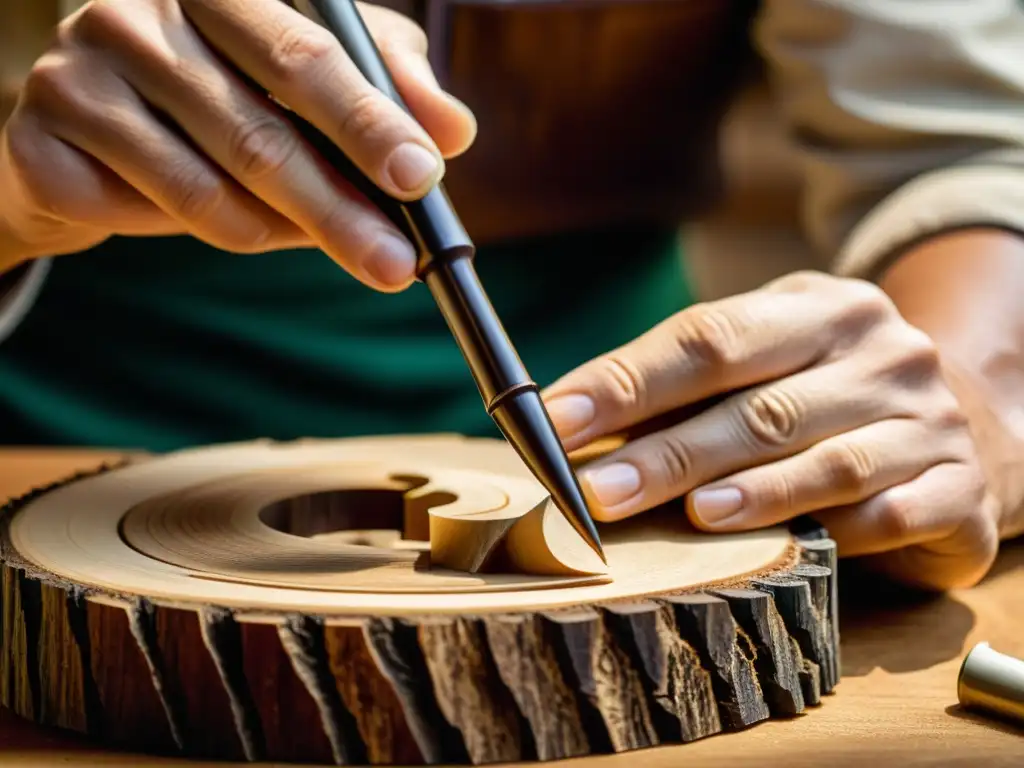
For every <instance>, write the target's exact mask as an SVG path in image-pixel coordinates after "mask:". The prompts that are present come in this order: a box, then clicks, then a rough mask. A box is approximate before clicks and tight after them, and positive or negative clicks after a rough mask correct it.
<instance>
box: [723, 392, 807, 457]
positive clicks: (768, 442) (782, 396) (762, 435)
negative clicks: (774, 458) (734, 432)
mask: <svg viewBox="0 0 1024 768" xmlns="http://www.w3.org/2000/svg"><path fill="white" fill-rule="evenodd" d="M738 410H739V416H740V421H741V425H742V427H743V432H744V434H746V435H747V436H748V437H749V438H750V439H751V440H752V442H753V443H754V445H755V447H758V448H760V447H764V446H768V447H772V448H775V447H778V446H783V445H788V444H789V443H791V442H792V441H793V439H794V438H795V437H796V433H797V430H798V429H799V427H800V421H801V412H800V406H799V405H798V404H797V401H796V400H795V399H794V398H793V397H792V396H791V395H789V394H788V393H786V392H783V391H781V390H778V389H762V390H760V391H758V392H754V393H753V394H751V395H749V396H747V397H746V398H744V399H743V400H741V401H740V407H739V409H738Z"/></svg>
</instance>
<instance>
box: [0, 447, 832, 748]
mask: <svg viewBox="0 0 1024 768" xmlns="http://www.w3.org/2000/svg"><path fill="white" fill-rule="evenodd" d="M128 463H130V462H129V461H127V460H126V461H125V462H121V463H118V464H111V465H104V466H103V467H101V468H100V469H98V470H96V471H93V472H87V473H79V474H77V475H75V476H74V477H73V478H69V479H67V480H64V481H61V482H58V483H54V484H51V485H49V486H46V487H43V488H39V489H36V490H34V491H32V492H30V493H29V494H27V495H25V496H22V497H20V498H19V499H16V500H13V501H11V502H9V503H8V504H7V505H5V507H4V508H3V509H2V510H0V556H2V557H3V559H4V561H5V562H4V567H3V574H4V580H3V585H4V589H3V590H2V592H3V594H2V595H0V610H2V613H3V616H4V621H3V637H2V640H3V642H4V647H5V648H8V649H10V650H11V651H12V653H9V654H8V658H6V659H5V660H4V664H3V665H2V666H0V673H2V674H0V695H2V702H3V703H4V704H7V705H9V706H12V708H13V709H15V711H17V712H18V713H19V714H21V715H22V716H23V717H27V718H28V719H33V720H36V721H43V720H44V718H43V715H42V709H43V706H42V692H41V691H42V687H41V683H42V680H43V675H44V674H46V673H45V672H44V670H43V669H42V667H41V661H40V659H41V653H40V620H41V615H40V614H41V603H40V599H39V598H40V594H41V591H42V587H43V585H44V584H45V585H46V587H47V588H48V589H50V590H52V589H54V588H56V589H62V590H64V592H65V593H66V595H67V599H66V605H67V606H68V611H69V615H68V617H67V621H68V622H69V625H70V626H71V628H72V631H70V632H68V633H66V635H67V642H69V643H73V644H74V646H75V647H74V648H73V649H71V650H73V652H74V654H76V657H77V658H79V659H81V666H82V669H83V670H87V669H89V668H90V665H89V663H88V659H89V656H90V654H91V653H92V652H93V651H94V649H93V648H92V647H91V645H90V643H89V642H88V641H87V635H83V633H82V632H81V631H76V630H75V629H74V628H75V626H76V625H77V624H78V622H79V621H80V619H79V618H78V617H77V616H76V615H75V614H76V612H78V611H80V610H81V605H82V602H83V599H84V600H86V601H87V600H90V599H91V597H92V594H96V595H97V596H98V597H101V598H105V599H117V598H121V599H123V598H124V596H121V595H115V594H105V593H101V592H98V591H97V592H95V593H91V594H84V596H83V593H82V591H81V588H80V587H79V586H77V585H74V584H68V583H66V582H64V581H63V580H61V579H58V578H56V577H54V575H53V574H47V573H40V572H38V571H37V570H35V569H32V568H30V567H29V566H28V564H26V563H24V562H23V561H22V560H21V559H20V558H19V557H18V556H17V553H14V552H12V551H11V548H10V547H9V546H6V545H5V544H4V542H5V541H6V533H7V524H8V522H9V519H10V515H11V514H13V513H14V512H15V511H16V510H17V509H18V508H20V507H21V506H23V505H25V504H27V503H28V502H29V501H31V500H32V499H34V498H36V497H38V496H39V495H41V494H42V493H46V492H47V491H49V490H51V489H53V488H56V487H60V486H61V485H63V484H65V483H67V482H71V481H72V480H77V479H79V478H81V477H84V476H90V475H95V474H100V473H102V472H105V471H109V470H111V469H114V468H117V467H120V466H124V465H125V464H128ZM794 533H795V537H796V545H795V546H794V547H793V548H792V551H791V552H790V553H789V554H787V556H786V557H785V558H783V560H784V562H780V563H779V564H777V565H776V566H774V567H772V568H769V569H765V570H764V571H761V572H759V573H757V574H748V575H745V576H743V577H737V578H736V579H732V580H729V581H728V582H719V583H716V584H708V585H704V586H703V587H701V588H699V589H697V588H695V589H692V590H685V591H682V592H679V593H674V594H659V595H656V596H652V597H651V598H650V599H649V600H644V601H633V602H630V601H615V602H614V603H609V604H606V605H594V606H584V607H582V608H579V609H566V610H560V611H553V612H550V613H544V614H536V613H527V614H514V615H512V616H511V617H501V616H496V615H487V616H483V617H472V616H460V617H447V618H446V617H436V616H434V617H429V618H415V617H410V618H406V619H401V620H393V619H381V618H379V617H357V618H359V619H360V620H364V621H368V622H369V624H368V629H367V638H368V641H367V642H368V645H369V647H370V648H371V649H372V651H373V657H374V660H375V662H376V663H377V664H378V667H379V669H380V672H381V675H382V676H383V677H385V678H386V679H387V680H389V681H390V682H391V684H392V686H393V687H394V692H395V695H396V696H397V698H398V699H399V701H400V702H401V704H402V707H403V709H404V712H405V716H406V718H407V722H408V724H409V729H410V731H411V732H412V733H413V734H414V737H415V738H416V741H417V746H418V747H419V749H420V752H421V754H422V755H423V757H424V763H427V764H433V763H438V762H442V761H443V762H448V763H453V762H457V763H469V764H484V763H487V762H493V761H497V760H539V761H544V760H548V759H556V758H559V757H567V756H576V755H579V754H601V753H610V752H623V751H630V750H635V749H641V748H644V747H648V746H656V745H659V744H670V743H685V742H686V741H689V740H692V739H693V738H702V737H704V736H707V735H711V734H713V733H721V732H729V731H734V730H738V729H740V728H745V727H748V726H751V725H754V724H755V723H757V722H761V721H763V720H765V719H768V717H770V716H788V715H793V714H798V713H800V712H803V711H804V710H805V709H806V707H807V702H810V703H812V704H813V703H816V702H817V701H818V700H819V699H820V695H821V693H828V692H830V691H831V690H833V689H834V685H835V683H836V682H838V679H839V667H838V664H839V660H838V638H839V632H838V618H837V617H838V613H837V608H836V592H837V587H836V578H835V562H836V561H835V557H836V554H835V545H834V544H835V543H834V542H832V541H831V540H830V539H828V538H827V533H826V532H824V530H823V529H820V528H814V527H808V526H807V525H806V521H803V520H802V521H799V523H798V525H797V526H795V527H794ZM826 563H831V565H832V567H831V568H830V567H829V566H828V565H826ZM780 598H781V599H780ZM134 604H136V605H142V604H145V605H146V606H149V607H150V610H151V611H155V612H164V611H166V612H182V613H183V614H187V613H190V612H191V613H194V614H195V621H196V622H197V626H198V627H199V630H200V632H199V636H200V637H201V638H202V642H201V643H200V644H199V645H201V647H200V648H195V649H191V650H190V652H195V653H199V654H203V653H205V654H206V656H205V658H203V659H202V661H203V663H205V664H206V665H208V666H209V668H212V669H213V670H215V672H216V678H217V679H218V680H219V683H220V685H221V686H222V692H223V696H224V699H225V701H226V702H227V703H228V706H229V708H230V713H231V722H232V723H233V731H234V732H233V734H231V736H232V737H234V739H237V742H238V745H239V746H240V749H241V751H242V753H243V755H244V757H245V758H248V759H250V760H252V759H259V758H260V756H261V754H262V753H261V750H262V740H261V733H262V731H261V724H260V722H259V713H258V711H257V710H256V707H255V706H253V704H252V700H251V697H250V696H249V694H248V691H247V688H246V679H245V676H244V673H242V672H241V664H240V661H239V655H240V653H241V646H240V643H239V642H238V632H237V626H236V623H237V622H245V621H246V616H245V614H244V613H236V612H232V611H229V610H228V609H225V608H220V607H218V606H181V605H176V606H150V604H149V603H148V602H146V601H138V600H135V601H134ZM145 617H146V614H145V613H144V612H139V613H136V614H135V616H134V618H135V619H136V621H133V622H132V627H133V628H132V634H133V636H134V639H135V641H136V642H137V643H138V645H139V648H140V651H141V652H143V654H144V656H145V658H146V659H147V663H149V664H150V667H151V671H152V674H153V684H154V686H155V687H156V689H157V690H158V691H159V692H160V695H161V701H162V702H163V703H164V706H165V708H166V712H167V719H168V723H169V725H170V727H171V730H172V732H174V734H175V741H176V742H177V743H178V744H179V746H180V749H179V751H180V753H181V754H183V755H187V756H189V757H193V758H206V759H218V758H223V757H224V755H223V754H210V753H208V752H207V751H204V750H203V749H202V748H200V747H198V746H197V745H198V744H199V743H201V742H202V741H203V740H202V739H200V740H199V741H196V740H195V739H192V738H189V736H190V735H191V734H190V733H188V731H191V730H192V729H193V728H194V727H196V724H197V720H196V718H195V713H189V712H188V711H186V707H185V704H184V702H183V701H181V700H180V697H178V698H177V700H176V699H175V697H174V696H172V695H170V694H169V691H168V686H167V682H168V681H167V680H166V679H165V678H166V675H167V670H166V669H165V665H164V664H163V663H162V661H161V653H162V651H161V648H160V647H159V639H158V638H154V637H153V635H154V632H153V630H152V627H154V626H155V620H154V619H153V618H152V616H150V617H149V619H148V620H145V621H140V619H143V618H145ZM281 618H282V622H283V623H282V627H283V629H282V631H281V637H282V641H283V645H284V648H285V651H286V652H287V653H288V654H289V658H290V659H291V660H292V663H293V665H294V667H295V670H296V673H297V674H299V676H300V678H301V679H302V680H303V682H304V683H305V685H306V687H307V690H309V692H310V693H311V694H312V695H314V698H315V699H317V700H318V701H320V702H324V703H323V704H322V705H321V713H322V715H323V717H322V721H323V722H321V723H320V724H319V726H320V727H323V728H324V729H325V730H326V732H327V733H328V735H329V736H330V737H331V743H332V746H333V747H334V757H335V762H337V763H338V764H350V763H357V762H362V761H363V759H364V758H365V744H363V743H362V740H361V739H360V738H359V734H358V729H357V728H356V718H355V716H354V714H353V712H352V711H350V710H349V709H347V708H346V707H345V705H344V703H343V702H341V698H340V696H338V693H337V687H336V683H337V681H336V680H335V678H334V675H333V674H332V672H331V670H330V666H329V664H328V661H327V656H326V653H323V652H319V653H318V652H317V648H318V647H320V646H318V645H317V643H316V637H317V636H318V633H319V637H320V641H321V646H322V622H323V620H324V618H323V617H312V616H304V617H298V618H296V617H291V618H290V620H287V621H286V620H285V619H286V617H284V616H282V617H281ZM331 618H332V619H334V618H336V617H331ZM502 621H511V622H513V623H515V622H517V621H518V622H519V623H520V624H523V623H524V622H531V626H532V627H533V629H532V630H531V632H530V633H528V634H529V636H527V634H523V633H519V634H514V635H513V638H512V640H513V642H511V643H509V642H508V638H505V639H504V640H502V639H501V638H499V637H498V634H496V632H495V631H494V627H496V626H498V625H499V623H500V622H502ZM297 622H298V623H297ZM538 622H539V624H538ZM300 625H302V626H304V628H306V629H307V630H309V629H310V628H312V629H311V634H310V632H307V633H306V635H307V636H306V638H305V640H304V641H303V640H301V638H302V633H301V632H296V631H295V630H297V629H298V628H299V626H300ZM147 626H148V627H150V631H149V632H147V631H145V628H146V627H147ZM318 627H319V630H318V629H317V628H318ZM537 627H539V629H538V628H537ZM499 632H500V630H499ZM19 638H20V645H19V641H18V639H19ZM289 641H293V642H289ZM816 643H817V644H816ZM19 647H23V648H24V652H23V653H22V654H21V657H20V658H17V653H16V652H17V649H18V648H19ZM682 649H687V650H686V651H683V650H682ZM684 652H685V653H690V652H692V654H693V655H694V656H695V657H696V658H697V659H698V660H699V666H696V667H691V669H692V670H695V671H696V672H698V673H699V674H696V675H691V679H693V680H698V681H699V682H698V683H692V682H691V685H697V686H698V687H699V689H700V690H698V691H694V690H687V689H685V687H682V688H681V687H680V686H681V685H682V686H685V685H686V683H685V682H683V683H681V682H680V681H681V680H685V679H686V675H685V674H682V673H683V669H682V668H685V667H686V666H687V665H686V664H680V662H679V654H680V653H684ZM517 654H518V656H517ZM524 655H526V656H531V657H534V658H538V657H543V658H545V659H548V660H550V659H554V660H555V664H556V666H557V669H558V671H559V672H560V674H561V678H562V679H561V681H560V685H561V686H562V688H563V694H564V696H563V697H564V698H568V695H569V694H571V699H572V700H574V702H575V707H576V710H575V714H573V713H572V712H569V713H568V714H567V715H566V718H565V721H564V722H562V723H560V724H559V727H561V728H567V729H568V731H567V732H568V733H569V734H570V737H569V738H568V740H564V739H562V740H559V739H557V738H556V739H552V737H551V735H550V729H548V728H547V727H540V726H539V725H538V722H539V721H538V717H537V711H536V710H534V712H533V717H532V719H531V717H530V711H529V709H530V708H529V706H528V705H527V703H526V693H527V688H526V687H524V686H526V682H525V680H524V676H523V674H522V673H521V671H520V672H519V673H516V672H515V670H516V669H517V668H519V669H520V670H521V668H522V666H523V661H522V659H523V656H524ZM659 659H660V660H661V661H659ZM673 659H675V661H672V660H673ZM467 661H468V662H469V665H468V668H469V669H470V671H471V673H472V675H471V677H473V678H474V679H475V681H476V682H475V685H474V686H473V687H472V690H473V691H474V695H475V696H477V701H476V702H475V705H474V707H473V708H467V707H462V706H459V697H460V696H462V695H463V694H464V693H465V692H466V691H468V690H470V689H469V688H465V687H461V686H464V682H463V681H456V684H455V685H454V686H451V685H448V682H449V681H450V680H451V679H453V678H454V677H457V676H460V675H463V674H464V673H465V670H466V668H467V667H466V662H467ZM823 667H825V671H824V673H823V672H822V668H823ZM83 677H85V678H87V677H88V675H87V674H85V675H83ZM331 681H333V682H334V683H335V685H333V686H332V685H330V684H329V683H330V682H331ZM173 682H174V683H177V684H178V687H180V686H181V684H182V683H183V682H184V681H181V680H178V681H173ZM438 684H441V686H442V687H441V688H440V689H439V688H438ZM830 684H831V685H830ZM709 686H710V689H711V694H710V695H711V696H713V698H714V701H715V706H716V708H717V715H718V718H717V719H718V723H717V726H716V724H715V722H714V720H715V718H714V716H713V715H712V714H711V712H710V710H706V711H704V713H703V714H702V715H700V716H698V717H697V719H696V720H693V718H692V715H693V713H692V712H689V713H687V712H686V711H685V710H686V706H685V704H683V703H682V702H686V701H690V702H691V703H692V702H693V701H700V700H707V697H708V695H709V694H708V687H709ZM88 687H89V683H88V681H87V680H86V679H83V680H82V681H81V683H80V685H79V690H78V692H77V696H75V697H69V698H73V699H74V701H69V702H67V704H68V707H69V710H71V709H75V710H76V711H77V710H80V708H81V699H82V697H83V696H86V697H88V698H89V699H94V697H93V696H92V695H91V694H89V693H83V690H84V689H86V688H88ZM332 690H333V695H332V694H331V691H332ZM460 691H461V693H460ZM317 697H319V698H317ZM51 698H52V696H51ZM95 703H96V702H95V701H94V700H93V701H91V702H90V705H93V704H95ZM100 705H101V706H102V702H100ZM369 705H370V706H372V702H370V703H369ZM54 707H55V703H54V702H53V701H50V702H49V703H48V710H47V713H48V714H47V716H46V718H45V720H46V721H48V722H53V721H54V718H55V717H56V718H58V719H59V718H60V717H62V716H64V719H65V720H67V719H69V718H68V717H67V715H69V714H70V715H75V712H69V713H63V715H62V714H61V713H59V712H56V713H55V710H54ZM691 709H692V707H691ZM697 709H698V710H699V709H700V708H699V707H697ZM502 711H506V712H509V713H511V714H510V715H507V716H501V717H498V716H496V715H495V713H500V712H502ZM476 712H481V713H488V714H487V723H488V724H487V727H486V728H484V729H481V730H480V731H478V729H480V726H481V724H480V723H475V722H474V721H473V716H474V713H476ZM101 714H103V713H96V714H92V715H90V716H89V717H88V718H85V722H86V725H85V726H83V727H81V728H80V729H79V730H82V731H83V732H85V733H90V732H92V733H95V730H94V728H93V727H92V726H91V725H89V723H93V722H95V721H96V720H97V719H98V718H100V716H101ZM189 715H192V717H189ZM688 716H690V720H689V721H687V717H688ZM70 719H71V720H72V721H74V718H73V717H72V718H70ZM78 721H79V722H80V721H81V718H80V717H79V718H78ZM182 723H185V724H186V725H185V726H184V727H183V726H182ZM311 727H317V726H316V724H313V725H311ZM687 727H689V728H691V730H690V731H689V732H688V733H687V732H686V728H687ZM495 728H497V731H495ZM183 730H184V733H183ZM480 732H488V733H491V735H492V738H493V737H495V735H496V737H497V743H498V744H499V746H500V749H498V748H493V747H491V746H488V745H487V740H482V739H480V738H479V736H480ZM222 735H223V736H224V737H227V738H228V740H231V737H229V736H228V735H227V734H222ZM567 744H568V745H569V746H566V745H567ZM581 744H586V745H587V747H586V749H589V752H587V751H584V750H583V748H581V747H580V745H581Z"/></svg>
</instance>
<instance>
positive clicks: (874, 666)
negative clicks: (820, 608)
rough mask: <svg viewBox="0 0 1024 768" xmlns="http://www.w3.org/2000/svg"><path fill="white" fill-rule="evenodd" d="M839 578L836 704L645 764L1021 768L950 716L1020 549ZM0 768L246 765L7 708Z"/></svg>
mask: <svg viewBox="0 0 1024 768" xmlns="http://www.w3.org/2000/svg"><path fill="white" fill-rule="evenodd" d="M84 458H85V460H84V461H83V459H82V458H79V460H78V461H77V462H72V463H71V464H65V465H62V466H59V467H57V466H56V465H52V466H54V468H55V469H56V470H57V475H56V476H55V477H59V476H61V475H63V474H65V473H67V472H68V471H71V470H78V469H87V468H89V462H88V457H84ZM18 469H19V468H18V467H17V465H16V464H15V463H14V456H12V455H11V454H9V453H8V454H6V455H5V454H4V453H3V452H2V451H0V494H2V493H7V494H17V493H20V492H22V491H24V490H26V488H25V486H24V484H23V483H21V481H20V480H21V479H20V476H19V475H20V473H19V471H18ZM55 477H54V478H46V477H42V478H39V481H41V482H46V481H47V480H49V479H55ZM846 568H847V574H848V576H847V577H846V579H845V580H844V592H845V594H844V603H843V615H842V627H843V642H844V655H843V682H842V684H841V686H840V688H839V689H838V693H837V695H835V696H832V697H830V698H829V700H828V702H827V704H826V705H825V706H823V707H821V708H820V709H818V710H817V711H815V712H814V713H813V716H811V717H799V718H796V719H793V720H786V721H768V722H763V723H760V724H758V725H757V726H756V727H753V728H749V729H746V730H744V731H742V732H733V733H730V734H728V735H727V736H725V737H721V736H714V737H711V738H707V739H703V740H700V741H697V742H694V743H691V744H687V745H685V746H679V747H662V748H658V749H655V750H650V751H648V752H645V753H644V765H645V766H651V767H652V768H662V767H664V768H670V766H676V765H680V764H682V763H684V762H685V764H686V765H687V766H694V767H695V768H720V766H721V765H727V764H748V763H752V762H756V764H757V765H759V766H792V767H793V768H810V767H811V766H815V767H817V766H820V765H822V764H824V763H826V762H827V763H828V764H830V765H836V766H840V767H841V768H846V767H847V766H860V765H866V764H870V763H873V762H874V763H877V764H879V765H910V766H975V765H986V766H989V765H992V766H1000V767H1002V766H1007V768H1008V767H1009V766H1017V765H1020V763H1021V760H1022V759H1024V741H1022V739H1021V734H1020V732H1019V731H1016V730H1014V729H1012V728H1010V727H1007V726H1003V725H1001V724H998V723H993V722H990V721H986V720H983V719H978V718H974V717H969V716H966V715H963V714H961V713H959V712H958V711H957V710H956V708H955V706H954V705H955V702H956V690H955V685H956V674H957V669H958V667H959V663H960V660H961V658H962V654H963V653H964V652H965V650H966V649H968V648H969V647H971V646H972V645H973V644H974V643H976V642H978V641H981V640H987V641H989V642H991V643H992V645H993V647H995V648H997V649H999V650H1002V651H1004V652H1006V653H1010V654H1014V655H1018V656H1024V640H1022V638H1021V634H1020V631H1019V616H1020V615H1021V612H1022V611H1024V546H1021V545H1007V546H1006V547H1004V552H1003V554H1002V555H1001V557H1000V560H999V561H998V562H997V564H996V567H995V568H994V570H993V572H992V573H991V575H990V576H989V577H988V578H987V579H986V581H985V582H983V583H982V584H981V585H980V586H978V587H976V588H975V589H972V590H966V591H958V592H954V593H951V594H950V595H947V596H943V597H940V598H913V597H903V596H901V595H899V594H897V593H895V592H893V591H892V590H889V589H884V588H878V587H877V586H876V585H872V586H870V587H866V588H865V589H864V590H863V594H858V593H857V592H856V591H855V592H854V593H853V594H850V592H851V590H850V589H849V587H848V586H846V585H854V586H856V585H857V583H858V577H857V575H856V574H855V573H854V571H853V570H852V569H851V568H850V567H849V566H846ZM6 609H7V606H4V610H5V611H6ZM122 610H123V609H122ZM91 626H92V624H91ZM8 647H9V646H8ZM143 663H145V662H143ZM2 669H3V668H0V671H2ZM98 679H99V676H97V680H98ZM0 690H5V689H0ZM165 733H166V732H165ZM635 760H636V756H635V755H631V754H624V755H619V756H605V757H601V758H582V759H575V760H573V761H572V762H571V763H566V766H567V768H568V766H584V767H586V766H590V765H593V766H595V768H596V767H597V766H603V767H604V768H608V767H609V766H611V768H614V766H616V765H622V766H627V765H632V764H634V763H635ZM0 761H2V763H3V765H4V766H11V767H12V768H28V767H29V766H31V767H32V768H50V766H54V767H55V768H56V766H94V765H98V764H102V765H104V766H140V767H141V768H158V767H159V768H165V767H166V768H171V767H172V766H177V767H178V768H223V767H224V766H230V765H239V766H242V765H246V764H247V763H235V764H232V763H223V762H215V763H203V762H193V761H184V760H180V759H174V758H157V757H145V756H141V755H139V754H133V753H128V752H112V751H105V750H98V749H97V748H96V747H95V746H94V745H93V744H92V743H90V742H89V741H88V740H87V739H84V738H77V737H73V736H69V735H67V734H66V733H63V732H60V731H56V730H54V729H51V728H43V727H39V726H34V725H31V724H28V723H26V722H24V721H23V720H21V719H20V718H18V717H17V716H16V715H14V714H12V713H11V712H10V711H9V710H6V709H2V708H0ZM327 762H328V763H329V761H327Z"/></svg>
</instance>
